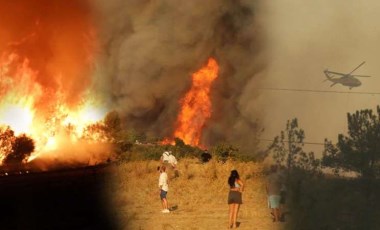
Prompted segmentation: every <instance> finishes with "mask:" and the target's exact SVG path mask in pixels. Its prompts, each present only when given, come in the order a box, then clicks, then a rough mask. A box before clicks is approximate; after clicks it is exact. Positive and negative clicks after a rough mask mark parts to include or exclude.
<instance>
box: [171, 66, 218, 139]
mask: <svg viewBox="0 0 380 230" xmlns="http://www.w3.org/2000/svg"><path fill="white" fill-rule="evenodd" d="M218 71H219V66H218V63H217V62H216V60H215V59H213V58H210V59H209V60H208V62H207V64H206V65H205V66H204V67H202V68H201V69H200V70H198V71H197V72H196V73H194V74H193V75H192V85H191V88H190V90H189V91H188V92H187V93H186V95H185V96H184V97H183V98H182V99H181V101H180V104H181V108H180V112H179V115H178V117H177V124H176V129H175V131H174V137H175V138H179V139H181V140H183V142H184V143H185V144H188V145H192V146H200V145H201V143H200V139H201V136H202V129H203V128H204V126H205V124H206V121H207V119H209V118H210V117H211V100H210V88H211V85H212V83H213V81H214V80H215V79H216V78H217V77H218ZM164 142H165V143H174V141H169V140H168V139H167V140H166V141H164Z"/></svg>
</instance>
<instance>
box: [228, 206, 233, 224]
mask: <svg viewBox="0 0 380 230" xmlns="http://www.w3.org/2000/svg"><path fill="white" fill-rule="evenodd" d="M229 206H230V212H229V220H228V228H231V226H232V224H233V218H234V204H230V205H229Z"/></svg>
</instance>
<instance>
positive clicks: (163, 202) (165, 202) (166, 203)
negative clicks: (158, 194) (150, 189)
mask: <svg viewBox="0 0 380 230" xmlns="http://www.w3.org/2000/svg"><path fill="white" fill-rule="evenodd" d="M162 206H163V208H164V209H168V201H167V200H166V198H164V199H162Z"/></svg>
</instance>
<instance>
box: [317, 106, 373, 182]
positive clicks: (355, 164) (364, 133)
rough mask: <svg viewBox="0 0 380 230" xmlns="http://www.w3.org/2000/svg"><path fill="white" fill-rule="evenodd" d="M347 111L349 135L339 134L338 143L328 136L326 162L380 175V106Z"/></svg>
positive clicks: (366, 173)
mask: <svg viewBox="0 0 380 230" xmlns="http://www.w3.org/2000/svg"><path fill="white" fill-rule="evenodd" d="M376 113H377V114H374V112H373V111H372V110H370V109H366V110H360V111H356V112H355V113H353V114H350V113H348V114H347V120H348V135H343V134H339V135H338V143H337V144H336V146H334V145H333V144H332V143H331V142H330V141H328V140H325V150H324V153H323V164H324V165H325V166H330V167H334V168H342V169H345V170H351V171H355V172H358V173H359V174H360V175H361V177H362V178H366V179H373V178H376V177H378V176H379V175H380V165H379V160H380V107H379V106H377V109H376Z"/></svg>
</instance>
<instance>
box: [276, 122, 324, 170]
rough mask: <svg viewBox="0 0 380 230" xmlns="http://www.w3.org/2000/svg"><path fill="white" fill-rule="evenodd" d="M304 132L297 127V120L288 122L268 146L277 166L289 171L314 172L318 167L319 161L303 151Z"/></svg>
mask: <svg viewBox="0 0 380 230" xmlns="http://www.w3.org/2000/svg"><path fill="white" fill-rule="evenodd" d="M304 139H305V132H304V131H303V129H301V128H299V127H298V120H297V118H293V119H292V120H288V121H287V123H286V129H285V130H284V131H281V133H280V135H279V136H276V137H275V138H274V140H273V142H272V144H271V145H270V146H269V149H270V150H272V151H273V159H274V160H275V161H276V163H277V164H278V165H282V166H286V167H287V168H288V169H289V170H291V169H293V168H294V167H297V168H301V169H305V170H308V171H315V170H317V168H318V167H319V165H320V164H319V160H318V159H316V158H315V156H314V153H313V152H309V153H306V152H304V151H303V146H304Z"/></svg>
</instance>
